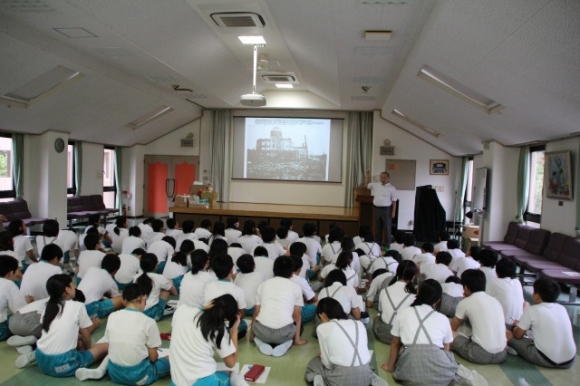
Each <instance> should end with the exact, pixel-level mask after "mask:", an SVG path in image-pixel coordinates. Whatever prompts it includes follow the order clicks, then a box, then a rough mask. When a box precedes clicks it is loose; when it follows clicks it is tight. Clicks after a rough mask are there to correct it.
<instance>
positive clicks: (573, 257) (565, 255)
mask: <svg viewBox="0 0 580 386" xmlns="http://www.w3.org/2000/svg"><path fill="white" fill-rule="evenodd" d="M556 261H557V262H558V263H560V264H562V265H563V266H564V267H566V268H571V269H573V268H574V267H575V266H576V264H578V262H580V240H578V239H574V238H572V237H570V238H569V239H568V240H566V244H564V248H563V249H562V252H561V253H560V256H558V259H557V260H556Z"/></svg>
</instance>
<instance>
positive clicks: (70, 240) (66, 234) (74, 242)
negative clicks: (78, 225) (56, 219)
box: [57, 229, 79, 252]
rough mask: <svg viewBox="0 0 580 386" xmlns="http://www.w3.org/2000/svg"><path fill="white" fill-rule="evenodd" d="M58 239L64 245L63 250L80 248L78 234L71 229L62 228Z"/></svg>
mask: <svg viewBox="0 0 580 386" xmlns="http://www.w3.org/2000/svg"><path fill="white" fill-rule="evenodd" d="M57 239H58V240H59V241H60V244H59V245H62V247H61V248H62V251H63V252H67V251H70V250H73V249H78V248H79V240H78V238H77V234H76V233H75V232H73V231H71V230H68V229H61V230H60V231H59V232H58V236H57Z"/></svg>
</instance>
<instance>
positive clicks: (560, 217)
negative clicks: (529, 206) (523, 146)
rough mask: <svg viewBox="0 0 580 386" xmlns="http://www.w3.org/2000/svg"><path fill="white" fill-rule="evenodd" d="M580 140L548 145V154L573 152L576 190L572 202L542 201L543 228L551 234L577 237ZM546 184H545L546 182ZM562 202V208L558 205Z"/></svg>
mask: <svg viewBox="0 0 580 386" xmlns="http://www.w3.org/2000/svg"><path fill="white" fill-rule="evenodd" d="M579 149H580V138H570V139H566V140H562V141H556V142H549V143H547V144H546V152H551V151H560V150H570V151H571V152H572V181H573V184H574V190H573V195H572V200H559V199H555V198H547V197H546V187H545V186H544V197H543V200H542V223H541V227H542V228H543V229H547V230H549V231H551V232H560V233H563V234H565V235H568V236H574V237H575V236H576V231H575V227H576V205H577V204H578V194H579V192H578V187H579V185H578V179H577V178H576V176H577V175H578V174H577V169H576V168H577V167H578V166H579V165H580V163H579V162H578V161H579V158H578V157H579V156H580V152H579ZM544 184H545V182H544ZM559 202H562V206H559V205H558V203H559Z"/></svg>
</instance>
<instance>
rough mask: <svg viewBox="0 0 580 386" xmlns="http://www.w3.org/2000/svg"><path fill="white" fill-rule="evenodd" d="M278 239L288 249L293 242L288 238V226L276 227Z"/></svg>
mask: <svg viewBox="0 0 580 386" xmlns="http://www.w3.org/2000/svg"><path fill="white" fill-rule="evenodd" d="M276 241H277V242H278V244H280V245H281V246H282V247H284V248H286V249H288V248H289V247H290V244H291V242H290V240H288V228H286V227H279V228H278V229H276Z"/></svg>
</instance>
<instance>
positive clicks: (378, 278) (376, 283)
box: [366, 268, 395, 308]
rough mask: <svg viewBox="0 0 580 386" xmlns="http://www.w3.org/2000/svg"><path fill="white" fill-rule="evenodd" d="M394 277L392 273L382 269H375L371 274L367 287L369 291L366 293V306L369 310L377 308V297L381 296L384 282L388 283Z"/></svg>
mask: <svg viewBox="0 0 580 386" xmlns="http://www.w3.org/2000/svg"><path fill="white" fill-rule="evenodd" d="M393 276H395V275H394V274H393V273H392V272H389V271H387V270H386V269H384V268H381V269H377V270H376V271H374V272H373V275H372V276H371V281H370V285H369V290H368V292H367V293H366V306H367V308H371V307H373V306H376V307H377V308H378V304H379V295H380V294H381V291H380V290H381V288H382V286H383V283H385V280H387V281H388V282H390V281H391V278H392V277H393Z"/></svg>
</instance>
